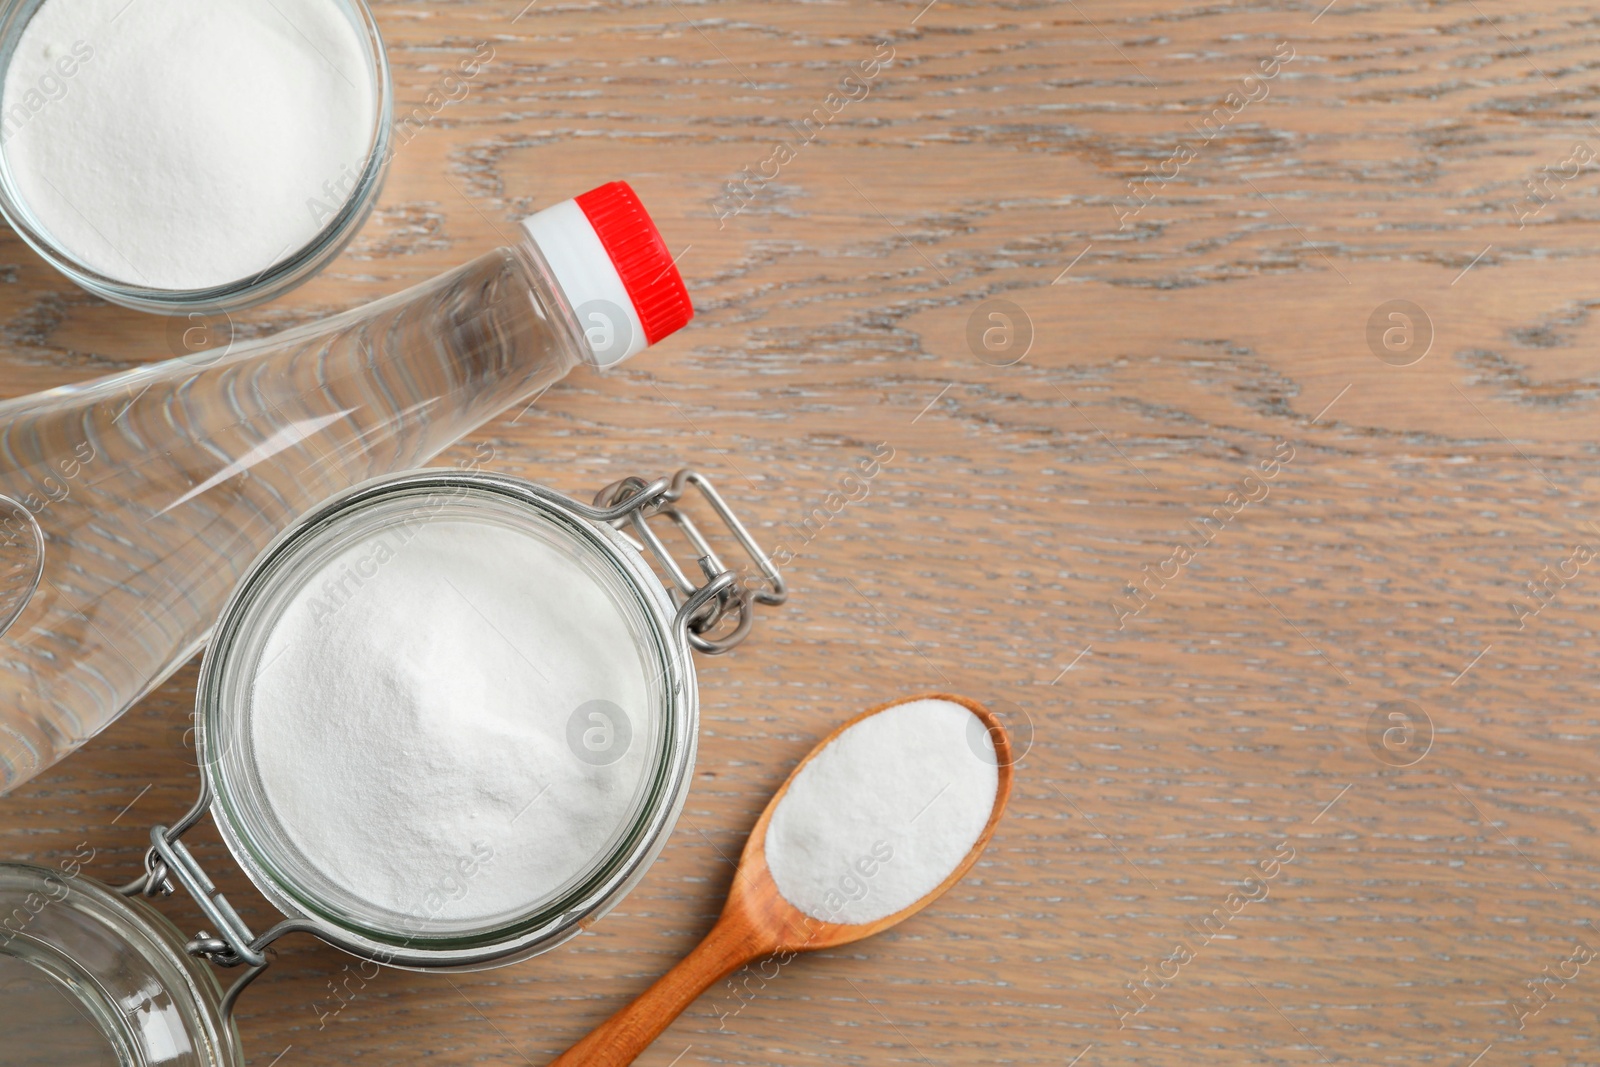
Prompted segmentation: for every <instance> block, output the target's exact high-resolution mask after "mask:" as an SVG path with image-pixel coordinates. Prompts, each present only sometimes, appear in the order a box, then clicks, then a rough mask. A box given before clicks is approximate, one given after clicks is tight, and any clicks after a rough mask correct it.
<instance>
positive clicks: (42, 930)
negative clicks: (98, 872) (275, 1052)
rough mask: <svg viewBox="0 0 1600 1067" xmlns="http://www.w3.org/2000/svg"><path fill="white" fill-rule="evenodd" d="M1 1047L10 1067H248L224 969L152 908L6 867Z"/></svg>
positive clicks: (1, 886) (65, 877) (72, 878)
mask: <svg viewBox="0 0 1600 1067" xmlns="http://www.w3.org/2000/svg"><path fill="white" fill-rule="evenodd" d="M0 917H3V921H0V1004H3V1005H4V1010H3V1011H0V1050H3V1055H0V1058H3V1059H4V1061H5V1062H6V1063H7V1064H8V1065H9V1067H91V1065H94V1067H98V1065H102V1064H103V1065H105V1067H125V1065H127V1067H135V1065H136V1067H212V1065H218V1067H243V1064H244V1056H243V1054H242V1053H241V1052H240V1047H239V1033H238V1030H237V1029H236V1028H235V1027H234V1025H233V1021H232V1019H231V1018H229V1017H228V1015H227V1013H226V1012H224V1010H223V1008H222V998H223V995H222V989H221V987H220V986H219V985H218V983H217V978H216V974H215V972H214V971H213V970H212V969H211V968H209V967H207V966H205V964H203V963H202V962H201V961H200V960H198V959H197V958H195V957H194V956H191V955H190V954H189V953H188V952H186V951H185V949H184V937H183V935H182V934H180V933H179V932H178V928H177V927H175V926H173V925H172V923H170V922H168V921H167V920H166V918H164V917H163V916H162V915H161V914H160V913H158V912H157V911H156V910H155V909H154V908H152V907H151V906H150V905H149V904H146V903H145V902H144V901H142V900H138V899H132V900H130V899H128V898H127V897H124V896H122V895H121V894H118V893H116V892H114V891H113V890H111V889H109V888H107V887H106V886H103V885H101V884H100V883H98V882H96V881H95V880H94V879H92V878H85V877H83V876H82V875H80V874H78V873H77V871H76V869H75V868H73V867H67V868H61V869H51V868H45V867H34V866H31V865H28V864H22V863H7V864H0Z"/></svg>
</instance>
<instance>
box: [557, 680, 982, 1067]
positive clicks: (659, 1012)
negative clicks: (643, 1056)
mask: <svg viewBox="0 0 1600 1067" xmlns="http://www.w3.org/2000/svg"><path fill="white" fill-rule="evenodd" d="M914 700H945V701H949V702H950V703H952V704H960V705H961V706H962V707H964V708H966V709H967V710H968V711H970V712H972V713H973V714H974V715H976V716H977V717H978V718H979V719H981V720H982V721H983V724H984V726H986V727H987V728H988V730H989V736H990V737H991V738H992V739H993V740H994V748H995V757H996V759H997V760H998V761H999V764H1000V767H999V771H1000V780H999V784H998V786H997V788H996V789H995V794H994V810H993V811H991V812H990V813H989V821H988V822H987V823H986V824H985V825H984V828H983V832H982V833H981V834H979V835H978V840H977V841H976V842H975V843H974V844H973V846H972V849H971V851H969V852H968V853H967V854H966V856H965V857H964V858H963V859H962V860H961V862H960V863H958V864H956V867H955V870H953V871H951V872H950V876H949V877H948V878H946V879H945V880H944V881H943V882H940V883H939V885H938V886H936V887H935V888H934V889H933V891H932V892H930V893H928V894H927V895H926V896H924V897H923V898H922V899H920V900H918V901H917V902H916V903H914V904H912V905H911V906H910V907H907V908H903V909H901V910H900V911H897V912H895V913H894V914H893V915H888V916H885V917H884V918H882V919H878V920H876V921H874V922H870V923H830V922H824V921H822V920H821V919H815V918H812V917H811V916H809V915H807V914H806V913H805V912H803V911H801V910H800V909H799V908H796V907H795V906H794V905H793V904H790V903H789V902H788V901H787V900H785V899H784V898H783V895H782V894H781V893H779V892H778V886H777V883H776V882H774V881H773V879H772V872H771V871H770V870H769V869H768V868H767V850H766V844H767V824H768V823H770V822H771V821H772V813H773V812H774V811H776V810H777V809H778V804H779V803H780V802H781V801H782V800H783V797H784V794H786V793H787V792H788V791H789V786H790V785H792V784H793V783H794V780H795V777H796V776H797V775H798V774H799V773H800V771H801V769H802V768H804V767H805V765H806V764H808V763H810V762H811V761H812V760H813V759H815V758H816V756H817V753H819V752H821V751H822V750H823V749H825V748H827V747H828V745H830V744H832V743H833V741H834V739H835V738H837V737H838V736H839V735H840V734H842V733H844V731H846V730H848V729H849V728H850V727H852V726H854V725H855V724H856V723H858V722H860V721H861V720H862V719H865V718H867V716H869V715H876V714H878V713H879V712H880V711H885V710H887V709H889V708H893V707H897V706H899V705H901V704H908V703H910V702H912V701H914ZM1011 763H1012V755H1011V741H1010V738H1008V737H1007V736H1006V732H1005V727H1004V726H1002V725H1001V724H1000V720H999V719H997V718H996V717H995V715H994V713H993V712H991V711H990V710H989V709H988V708H986V707H984V706H983V705H982V704H979V703H977V702H976V701H972V700H967V699H966V698H965V697H958V696H949V695H947V694H944V693H928V694H923V695H918V696H912V697H904V698H902V699H900V700H895V701H891V702H889V703H887V704H880V705H878V706H877V707H875V708H872V709H871V710H869V711H867V712H864V713H863V714H861V715H857V716H856V717H855V718H853V719H851V720H850V721H849V722H847V723H845V724H844V725H843V726H840V727H839V728H838V729H837V730H834V731H833V733H831V734H829V735H828V736H827V737H825V738H823V739H822V742H821V743H820V744H818V745H817V747H816V748H814V749H812V750H811V751H810V752H809V753H808V754H807V755H806V758H805V759H803V760H801V761H800V765H799V766H798V767H796V768H795V769H794V771H793V773H791V774H790V775H789V780H788V781H786V782H784V783H783V788H781V789H779V790H778V792H777V794H776V795H775V796H774V797H773V798H772V800H771V802H770V803H768V804H767V810H766V811H764V812H762V813H761V818H760V819H759V820H757V821H756V826H755V829H754V830H752V831H751V832H750V840H749V841H747V842H746V843H745V846H744V855H743V856H741V857H740V860H739V869H738V871H737V872H735V874H734V876H733V886H732V887H731V888H730V889H729V890H728V902H727V903H726V904H725V905H724V906H723V909H722V917H721V918H720V919H718V920H717V924H716V925H715V926H714V927H712V928H711V932H710V933H709V934H707V935H706V937H705V940H704V941H701V942H700V944H699V945H698V946H696V947H695V949H694V951H692V952H690V953H689V955H687V956H685V957H684V958H683V959H682V960H681V961H679V963H678V965H677V966H676V967H674V968H672V970H670V971H668V972H667V973H666V974H664V975H662V976H661V977H660V978H658V979H657V980H656V982H655V984H654V985H652V986H651V987H650V988H649V989H646V990H645V991H644V992H643V993H641V994H639V996H638V997H637V998H636V999H635V1000H634V1001H633V1003H631V1004H629V1005H628V1006H627V1007H626V1008H623V1009H622V1010H621V1011H619V1012H617V1014H615V1015H613V1016H612V1017H611V1018H610V1019H608V1020H606V1021H605V1022H604V1023H602V1024H600V1026H598V1027H596V1028H595V1029H594V1030H593V1031H592V1032H590V1034H589V1035H588V1036H587V1037H585V1038H584V1039H583V1040H582V1041H579V1042H578V1043H577V1044H576V1045H573V1046H572V1047H571V1048H569V1049H568V1050H567V1051H566V1052H564V1053H562V1054H561V1057H560V1058H559V1059H557V1060H556V1061H555V1062H554V1063H552V1064H551V1065H550V1067H578V1065H580V1064H581V1065H583V1067H624V1065H625V1064H629V1063H632V1062H633V1061H634V1058H635V1057H636V1056H638V1055H639V1053H641V1052H643V1051H644V1050H645V1049H646V1048H648V1047H649V1045H650V1043H651V1042H652V1041H654V1040H655V1039H656V1038H657V1037H659V1036H660V1034H661V1032H662V1031H663V1030H665V1029H666V1028H667V1027H668V1026H669V1025H671V1023H672V1020H674V1019H676V1018H677V1017H678V1016H679V1015H680V1014H682V1012H683V1011H684V1009H686V1008H688V1007H689V1005H691V1004H693V1003H694V1001H695V998H696V997H698V996H699V995H700V994H701V993H703V992H705V991H706V990H707V989H708V988H710V987H711V985H712V984H713V983H715V982H716V981H718V980H719V979H721V978H725V977H726V976H728V975H729V974H732V973H733V972H734V971H736V970H738V969H739V968H740V967H743V966H744V965H745V964H747V963H751V962H754V961H755V960H759V959H764V958H765V957H767V956H772V955H776V954H778V953H793V952H810V951H814V950H816V949H821V948H836V947H838V946H839V945H847V944H849V943H850V942H852V941H859V940H861V939H862V938H864V937H871V936H872V935H873V934H876V933H878V932H879V931H882V930H887V929H888V928H889V927H891V926H893V925H895V924H896V923H898V922H901V921H902V920H905V919H909V918H910V917H911V916H913V915H915V914H916V913H917V912H919V911H921V910H922V909H923V908H925V907H927V906H928V905H929V904H931V903H932V902H933V901H934V900H935V899H937V898H938V897H939V896H941V895H942V894H943V893H944V892H945V890H947V889H949V888H950V887H951V886H953V885H955V884H956V883H957V882H959V881H961V879H962V877H963V876H965V875H966V873H967V871H968V870H970V869H971V868H972V865H973V864H974V863H976V862H977V860H978V855H979V854H980V853H982V852H983V850H984V847H985V846H986V845H988V843H989V839H990V838H991V837H993V836H994V831H995V826H996V825H997V824H998V823H999V822H1000V816H1001V814H1003V813H1004V811H1005V807H1006V800H1007V798H1008V797H1009V796H1010V795H1011Z"/></svg>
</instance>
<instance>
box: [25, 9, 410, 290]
mask: <svg viewBox="0 0 1600 1067" xmlns="http://www.w3.org/2000/svg"><path fill="white" fill-rule="evenodd" d="M391 113H392V104H391V94H390V84H389V66H388V61H387V60H386V58H385V56H384V49H383V41H382V38H381V37H380V36H379V34H378V27H377V24H376V23H375V22H374V21H373V19H372V13H371V12H370V11H369V10H368V9H367V6H366V4H365V3H364V2H363V0H274V2H272V3H268V4H263V3H260V2H259V0H11V2H10V3H7V4H6V5H5V6H4V8H3V9H0V213H3V214H4V215H5V218H6V221H8V222H9V223H10V224H11V226H12V227H13V228H14V229H15V230H16V231H17V233H18V234H20V235H21V236H22V238H23V239H24V240H25V241H27V243H28V244H29V245H31V246H32V247H33V249H34V250H35V251H37V252H38V253H39V254H40V255H41V256H43V257H44V259H46V260H47V261H48V262H49V263H50V264H51V265H52V266H54V267H55V268H56V269H58V270H60V271H61V272H62V273H63V274H65V275H67V277H69V278H71V279H72V280H73V281H75V282H77V283H78V284H79V285H80V286H82V287H83V288H85V289H87V290H88V291H90V292H92V293H95V294H97V295H99V296H102V297H104V298H105V299H107V300H110V301H112V302H113V303H117V304H121V305H123V306H125V307H131V308H137V309H139V310H143V311H154V312H161V313H167V314H178V313H184V312H189V311H193V310H196V309H205V310H207V311H228V310H236V309H239V308H243V307H248V306H249V305H251V304H257V303H260V302H262V301H264V300H269V299H271V298H272V297H275V296H278V295H280V294H282V293H283V292H285V291H287V290H289V289H291V288H293V287H294V286H296V285H299V284H300V283H301V282H303V281H305V280H306V279H307V278H309V277H311V276H312V275H313V274H315V273H316V272H317V271H319V270H321V269H322V267H323V266H325V265H326V264H327V263H328V261H329V260H331V259H332V258H333V257H334V256H336V255H338V253H339V252H340V251H341V250H342V249H343V248H344V246H345V244H347V243H348V242H349V240H350V238H351V237H352V236H353V235H354V234H355V232H356V230H357V229H359V228H360V226H361V224H362V223H363V222H364V221H365V220H366V217H367V215H368V214H369V213H370V212H371V210H372V205H373V202H374V201H375V200H376V199H377V195H378V190H379V188H380V186H381V185H382V182H383V175H384V171H385V169H386V165H387V163H388V157H389V154H390V151H389V147H390V121H391Z"/></svg>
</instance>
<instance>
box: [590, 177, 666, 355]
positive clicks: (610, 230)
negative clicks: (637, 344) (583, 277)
mask: <svg viewBox="0 0 1600 1067" xmlns="http://www.w3.org/2000/svg"><path fill="white" fill-rule="evenodd" d="M575 199H576V200H577V202H578V207H579V208H581V209H582V210H583V213H584V215H585V216H586V217H587V218H588V219H589V223H590V225H592V226H593V227H594V232H595V236H597V237H599V238H600V243H601V244H602V245H604V246H605V250H606V254H607V255H609V256H610V257H611V263H612V265H613V266H615V267H616V268H617V274H618V275H620V276H621V278H622V284H623V287H624V288H626V289H627V290H628V297H629V298H630V299H631V300H632V302H633V308H634V311H635V312H636V313H637V314H638V316H639V322H640V323H641V324H642V325H643V326H644V336H645V343H647V344H652V345H653V344H655V343H656V342H657V341H659V340H661V339H662V338H663V337H666V336H667V335H668V334H671V333H674V332H676V331H677V330H680V329H682V328H683V327H684V326H685V325H687V324H688V322H689V320H690V319H692V318H694V305H693V304H691V303H690V302H689V290H688V289H686V288H684V284H683V277H682V276H681V275H680V274H679V273H678V267H677V265H676V264H675V263H673V262H672V253H670V252H668V251H667V242H666V241H664V240H662V239H661V231H660V230H658V229H656V224H655V223H654V222H652V221H651V219H650V214H649V212H647V211H645V209H644V205H643V204H641V203H640V202H639V196H638V194H636V193H635V192H634V191H633V188H632V187H631V186H629V185H628V183H627V182H607V183H606V184H604V185H601V186H597V187H596V188H594V189H590V190H589V191H588V192H587V193H584V194H583V195H581V196H578V197H576V198H575Z"/></svg>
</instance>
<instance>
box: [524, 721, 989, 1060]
mask: <svg viewBox="0 0 1600 1067" xmlns="http://www.w3.org/2000/svg"><path fill="white" fill-rule="evenodd" d="M1013 762H1014V760H1013V758H1012V752H1011V743H1010V741H1009V739H1008V738H1007V737H1006V733H1005V730H1004V728H1003V727H1002V726H1001V725H1000V722H999V720H998V719H996V718H995V716H994V714H993V713H992V712H990V711H989V710H988V709H986V708H984V707H983V706H982V705H980V704H976V703H974V702H972V701H968V700H963V699H960V698H957V697H943V696H932V697H911V698H908V699H905V700H901V701H898V702H896V703H893V704H888V705H884V706H882V707H878V708H874V709H873V710H872V711H869V712H867V713H866V714H864V715H862V716H859V717H858V718H856V719H853V720H851V721H850V722H848V723H846V724H845V725H844V726H842V727H841V728H840V729H839V730H837V731H836V732H835V733H833V734H832V735H830V736H829V737H827V738H825V739H824V740H823V742H822V743H821V744H820V745H818V746H817V747H816V748H815V749H813V750H812V751H811V754H810V755H809V756H807V757H806V759H805V760H804V761H803V762H802V763H801V765H800V766H799V767H798V768H797V769H796V770H795V772H794V773H793V774H792V775H790V777H789V780H788V782H786V783H785V784H784V787H783V788H782V789H780V790H779V791H778V795H777V796H776V797H774V798H773V800H772V802H771V803H770V804H768V805H767V810H766V811H765V812H763V813H762V815H761V818H760V819H759V820H757V822H756V826H755V829H754V830H752V831H751V833H750V840H749V841H748V842H746V844H745V848H744V853H743V855H742V856H741V857H740V859H739V869H738V871H737V872H736V873H735V874H734V876H733V885H732V886H731V887H730V888H729V890H728V901H727V903H726V905H724V907H723V909H722V917H721V918H720V919H718V920H717V924H716V926H714V927H712V929H711V932H710V933H708V934H707V935H706V936H705V940H703V941H701V942H700V944H699V945H697V946H695V949H694V951H692V952H690V953H689V955H687V956H685V957H684V958H683V960H681V961H680V962H679V963H678V965H677V966H675V967H674V968H672V970H670V971H668V972H667V973H666V974H664V975H662V976H661V977H660V978H659V979H657V980H656V982H655V984H654V985H652V986H651V987H650V988H649V989H647V990H645V991H644V992H643V993H641V994H640V995H639V996H638V997H637V998H635V999H634V1001H633V1003H631V1004H629V1005H628V1006H627V1007H626V1008H623V1009H622V1010H621V1011H620V1012H618V1013H617V1014H616V1015H613V1016H612V1017H611V1018H610V1019H608V1020H607V1021H606V1022H605V1023H603V1024H602V1025H600V1026H599V1027H597V1028H595V1029H594V1030H593V1031H592V1032H590V1034H589V1035H588V1036H587V1037H585V1038H584V1039H583V1040H582V1041H580V1042H578V1043H577V1044H576V1045H574V1046H572V1047H571V1048H570V1049H568V1050H567V1051H566V1052H564V1053H562V1054H561V1056H560V1057H558V1058H557V1059H556V1060H555V1062H554V1063H552V1064H551V1065H550V1067H624V1065H626V1064H629V1063H632V1062H633V1060H634V1058H635V1057H637V1056H638V1055H639V1053H640V1052H642V1051H644V1049H645V1048H647V1047H648V1046H649V1044H650V1043H651V1042H652V1041H654V1040H655V1039H656V1038H657V1037H658V1036H660V1034H661V1032H662V1031H663V1030H665V1029H666V1028H667V1027H668V1026H669V1025H670V1024H671V1022H672V1020H673V1019H674V1018H676V1017H677V1016H678V1015H679V1014H681V1013H682V1012H683V1011H684V1010H685V1009H686V1008H688V1007H689V1005H691V1004H692V1003H694V1001H695V998H696V997H698V996H699V995H700V994H701V993H703V992H705V991H706V990H707V989H708V988H710V987H711V985H712V983H714V982H716V981H717V980H718V979H720V978H722V977H724V976H726V975H729V974H732V973H733V972H734V971H736V970H738V969H739V968H740V967H742V966H744V965H745V964H747V963H751V962H753V961H755V960H758V959H763V958H765V957H768V956H781V955H784V954H791V953H796V952H807V951H815V950H817V949H827V948H837V947H838V946H840V945H847V944H850V943H852V942H855V941H860V940H861V939H862V938H865V937H870V936H872V935H873V934H876V933H879V932H881V931H883V930H886V929H888V928H889V927H891V926H893V925H895V924H896V923H898V922H902V921H904V920H905V919H908V918H910V917H911V916H912V915H915V914H916V913H917V912H918V911H920V910H922V909H923V908H924V907H927V906H928V905H929V904H931V903H933V902H934V901H935V900H937V899H938V898H939V896H940V894H942V893H943V892H945V891H946V890H948V889H949V888H950V887H951V886H953V885H955V884H956V882H958V881H960V879H961V878H962V877H963V876H964V875H965V874H966V873H967V871H968V870H970V869H971V868H972V865H973V864H975V863H976V862H977V861H978V856H979V855H980V854H981V853H982V852H983V849H984V847H985V846H986V845H987V844H988V842H989V840H990V838H991V837H992V836H993V834H994V831H995V828H996V826H997V825H998V824H999V821H1000V816H1001V814H1002V813H1003V812H1004V811H1005V805H1006V800H1007V798H1008V797H1009V796H1010V792H1011V779H1012V770H1013V768H1012V764H1013Z"/></svg>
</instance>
